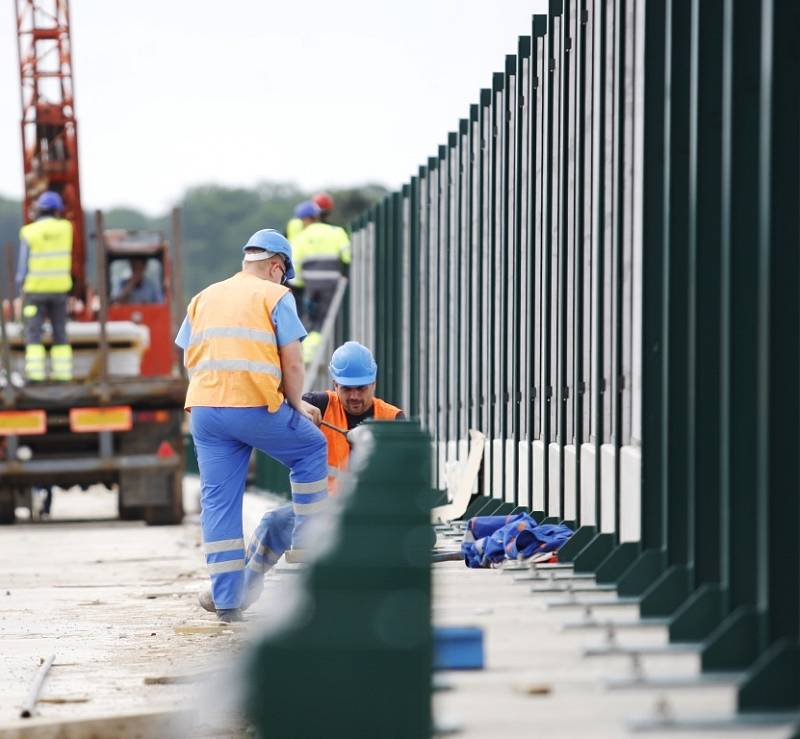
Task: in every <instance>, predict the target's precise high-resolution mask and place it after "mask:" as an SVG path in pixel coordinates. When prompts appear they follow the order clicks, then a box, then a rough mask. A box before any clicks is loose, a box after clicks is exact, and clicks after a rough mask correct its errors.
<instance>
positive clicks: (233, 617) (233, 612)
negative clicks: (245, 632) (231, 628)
mask: <svg viewBox="0 0 800 739" xmlns="http://www.w3.org/2000/svg"><path fill="white" fill-rule="evenodd" d="M217 621H220V622H221V623H223V624H230V623H233V622H235V621H244V617H243V616H242V611H241V609H240V608H220V609H219V610H218V611H217Z"/></svg>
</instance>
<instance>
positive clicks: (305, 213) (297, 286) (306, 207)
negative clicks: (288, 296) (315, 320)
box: [286, 200, 320, 351]
mask: <svg viewBox="0 0 800 739" xmlns="http://www.w3.org/2000/svg"><path fill="white" fill-rule="evenodd" d="M319 213H320V210H319V206H317V205H316V204H315V203H312V202H311V201H310V200H306V201H304V202H302V203H300V204H298V206H297V207H296V208H295V209H294V216H295V217H294V218H293V219H292V220H291V221H289V224H288V225H287V226H286V234H287V238H288V239H289V243H290V244H291V245H292V254H293V256H294V262H295V265H297V264H299V261H302V257H300V254H299V252H298V250H297V248H296V247H295V243H296V241H297V236H298V235H299V234H300V232H301V231H302V230H303V229H304V228H305V227H306V226H308V225H309V224H311V223H314V222H315V221H316V220H317V219H318V218H319ZM295 221H296V222H297V224H298V225H297V226H294V227H292V228H291V229H290V226H291V225H292V223H293V222H295ZM290 231H291V232H292V233H293V234H294V236H289V232H290ZM298 258H299V259H298ZM289 287H290V288H291V289H292V294H293V295H294V299H295V301H296V302H297V305H298V310H299V313H300V319H301V320H302V321H303V323H306V322H307V317H306V305H305V286H304V283H303V275H302V274H300V268H299V267H297V274H295V276H294V279H293V280H291V281H290V282H289ZM304 343H305V342H304ZM304 351H305V347H304Z"/></svg>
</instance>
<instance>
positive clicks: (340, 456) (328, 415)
mask: <svg viewBox="0 0 800 739" xmlns="http://www.w3.org/2000/svg"><path fill="white" fill-rule="evenodd" d="M325 393H326V394H327V396H328V407H327V408H326V409H325V414H324V415H323V416H322V420H323V421H325V422H326V423H329V424H331V425H332V426H336V427H337V428H340V429H344V430H347V414H346V413H345V410H344V406H343V405H342V402H341V401H340V400H339V396H338V395H337V394H336V393H335V392H333V390H326V391H325ZM372 408H373V414H374V415H373V418H374V419H375V420H376V421H394V419H395V418H397V414H398V413H400V408H397V407H396V406H393V405H392V404H391V403H387V402H386V401H385V400H381V399H380V398H375V399H374V401H373V404H372ZM320 431H322V433H323V434H325V439H326V440H327V441H328V492H329V493H330V494H331V495H335V494H336V478H337V477H338V475H339V473H340V472H342V471H344V470H346V469H347V463H348V462H349V460H350V444H348V443H347V439H346V438H345V437H344V436H343V435H342V434H340V433H339V432H338V431H333V430H332V429H329V428H325V426H320Z"/></svg>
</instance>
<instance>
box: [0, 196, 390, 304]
mask: <svg viewBox="0 0 800 739" xmlns="http://www.w3.org/2000/svg"><path fill="white" fill-rule="evenodd" d="M327 192H330V194H331V195H333V198H334V201H335V204H336V208H335V209H334V211H333V213H332V214H331V222H333V223H337V224H339V225H343V226H347V224H349V223H351V222H352V221H353V220H354V219H355V218H356V217H357V216H359V215H360V214H361V213H363V211H365V210H366V209H367V208H369V207H370V206H372V205H373V204H375V203H376V202H378V201H379V200H381V199H382V198H383V197H384V195H386V193H387V190H386V188H384V187H383V186H382V185H377V184H367V185H363V186H359V187H352V188H331V189H329V190H327ZM310 195H311V193H308V192H304V191H303V190H301V189H299V188H297V187H296V186H295V185H292V184H289V183H279V182H264V183H261V184H259V185H257V186H256V187H254V188H232V187H223V186H220V185H211V184H209V185H200V186H197V187H192V188H189V189H188V190H187V191H186V193H185V194H184V195H183V197H182V198H181V200H180V202H179V203H178V205H179V207H180V208H181V232H182V233H181V236H182V242H183V281H184V293H185V296H186V297H187V298H188V297H191V296H192V295H194V294H195V293H197V292H199V291H200V290H202V289H203V288H204V287H206V286H207V285H208V284H210V283H212V282H215V281H217V280H221V279H224V278H225V277H228V276H230V275H231V274H233V273H234V272H235V271H236V270H237V269H238V268H239V263H240V261H241V250H240V249H239V248H238V247H240V246H241V245H242V244H244V242H245V241H246V239H247V237H248V236H249V235H250V234H251V233H253V232H254V231H257V230H258V229H260V228H275V229H278V230H279V231H281V232H282V231H283V230H284V228H285V227H286V223H287V221H288V220H289V219H290V218H291V217H292V212H293V210H294V207H295V205H297V204H298V203H299V202H301V201H302V200H306V199H308V198H309V197H310ZM85 217H86V233H87V234H89V235H90V237H89V243H88V244H87V255H88V264H87V276H88V277H89V279H90V280H91V281H93V280H92V278H93V276H94V249H93V244H92V238H91V234H92V233H93V231H94V218H93V215H92V212H91V211H88V210H87V211H86V212H85ZM104 218H105V225H106V227H107V228H126V229H147V230H156V231H162V232H163V233H164V234H165V235H167V237H169V231H170V213H164V214H162V215H159V216H156V217H150V216H148V215H147V214H145V213H142V212H141V211H139V210H136V209H135V208H112V209H110V210H108V211H105V212H104ZM21 225H22V206H21V204H20V202H19V201H15V200H11V199H7V198H3V197H0V245H2V244H6V243H10V244H12V251H13V258H14V261H16V251H17V243H18V234H19V229H20V226H21ZM12 268H14V267H13V265H12ZM7 269H8V263H7V258H6V255H5V253H4V254H3V255H2V259H0V279H2V280H3V290H4V292H5V290H6V286H7V285H8V277H7Z"/></svg>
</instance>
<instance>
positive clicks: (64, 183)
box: [14, 0, 86, 296]
mask: <svg viewBox="0 0 800 739" xmlns="http://www.w3.org/2000/svg"><path fill="white" fill-rule="evenodd" d="M14 2H15V8H16V19H17V49H18V52H19V76H20V90H21V95H22V119H21V124H20V128H21V133H22V161H23V172H24V175H25V196H24V200H23V203H24V204H23V221H24V222H25V223H28V222H29V221H30V220H31V219H32V217H33V215H34V209H33V205H34V203H35V201H36V198H37V197H38V196H39V195H40V194H41V193H42V192H44V191H45V190H53V191H55V192H58V193H59V194H60V195H61V197H62V198H63V199H64V205H65V208H66V211H65V217H66V218H68V219H69V220H70V221H71V222H72V226H73V233H74V236H73V247H72V272H73V282H74V286H75V287H74V292H75V294H76V295H79V296H83V295H84V294H85V285H86V280H85V274H84V270H85V263H86V259H85V257H86V242H85V228H84V221H83V210H82V208H81V188H80V175H79V167H78V124H77V121H76V120H75V98H74V87H73V80H72V53H71V41H70V24H69V2H68V0H14Z"/></svg>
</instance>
